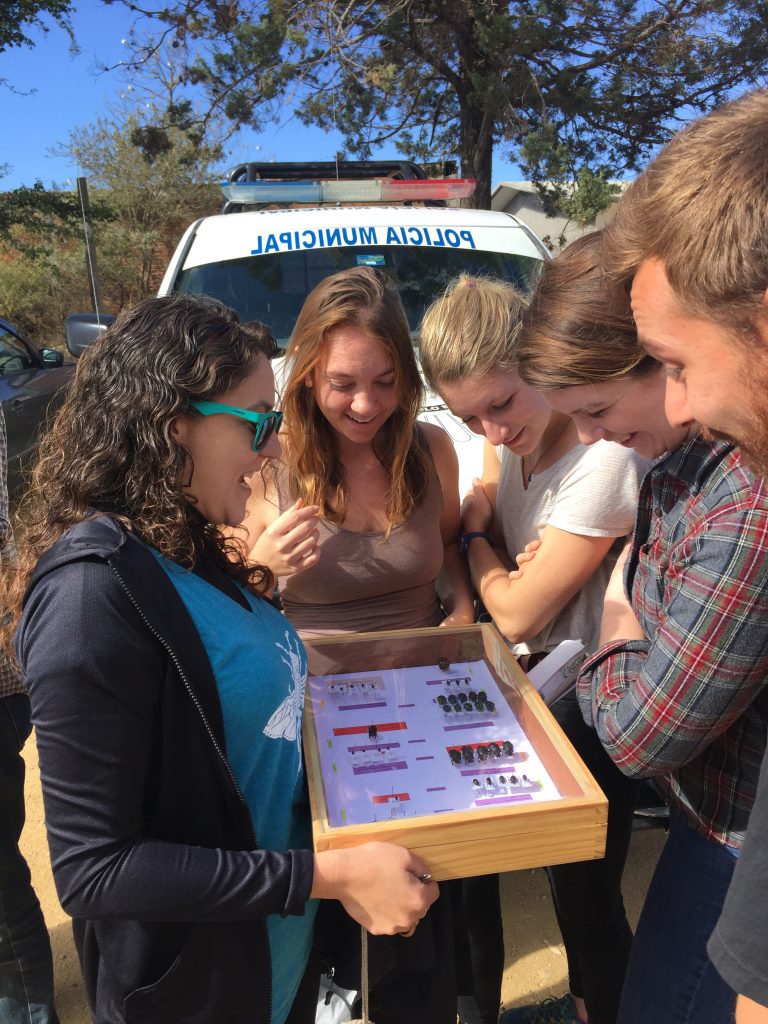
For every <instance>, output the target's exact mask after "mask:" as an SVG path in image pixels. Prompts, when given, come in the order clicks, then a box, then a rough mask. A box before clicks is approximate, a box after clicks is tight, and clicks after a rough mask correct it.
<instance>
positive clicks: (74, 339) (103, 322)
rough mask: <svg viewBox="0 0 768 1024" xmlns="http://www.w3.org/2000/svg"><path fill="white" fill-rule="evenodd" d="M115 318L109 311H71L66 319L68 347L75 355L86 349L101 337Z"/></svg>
mask: <svg viewBox="0 0 768 1024" xmlns="http://www.w3.org/2000/svg"><path fill="white" fill-rule="evenodd" d="M114 319H115V318H114V317H113V316H110V315H109V314H107V313H102V314H101V315H99V314H97V313H70V314H69V316H68V317H67V318H66V320H65V321H64V333H65V335H66V339H67V348H68V349H69V351H70V352H71V353H72V355H73V356H75V357H77V356H80V355H82V354H83V352H85V350H86V349H87V348H88V347H89V346H90V345H92V344H93V343H94V341H96V339H97V338H100V337H101V336H102V334H103V333H104V331H106V329H107V328H108V327H109V325H110V324H111V323H112V321H113V320H114Z"/></svg>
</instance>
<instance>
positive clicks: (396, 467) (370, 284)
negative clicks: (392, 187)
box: [282, 267, 431, 529]
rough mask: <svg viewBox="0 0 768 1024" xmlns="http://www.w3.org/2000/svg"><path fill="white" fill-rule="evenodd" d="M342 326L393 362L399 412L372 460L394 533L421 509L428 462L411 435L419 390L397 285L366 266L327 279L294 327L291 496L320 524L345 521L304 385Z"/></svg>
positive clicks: (342, 484) (327, 449)
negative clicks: (384, 478) (315, 513)
mask: <svg viewBox="0 0 768 1024" xmlns="http://www.w3.org/2000/svg"><path fill="white" fill-rule="evenodd" d="M343 325H351V326H353V327H356V328H357V329H358V330H360V331H362V332H363V334H366V335H368V336H369V337H370V338H373V339H375V340H376V341H378V342H380V344H381V345H383V347H384V348H385V350H386V352H387V354H388V355H389V357H390V358H391V360H392V367H393V369H394V374H395V381H394V384H395V389H396V390H397V393H398V395H399V405H398V408H397V409H396V410H395V412H394V413H393V414H392V415H391V416H390V417H389V419H388V420H387V421H386V423H385V424H384V426H383V427H382V428H381V431H380V432H379V434H378V435H377V438H376V454H377V456H378V458H379V460H380V461H381V464H382V465H383V466H384V468H385V469H386V470H387V473H388V475H389V479H390V489H389V494H388V496H387V503H386V509H385V511H386V515H387V520H388V522H389V523H390V529H391V527H392V526H394V525H397V524H399V523H402V522H404V521H405V519H407V517H408V515H409V514H410V513H411V511H412V510H413V509H414V508H415V507H416V506H418V505H420V504H421V503H422V502H423V500H424V497H425V496H426V493H427V485H428V482H429V475H430V472H431V469H430V466H431V463H430V460H429V458H428V456H427V454H426V452H425V450H424V446H423V443H422V441H421V439H420V438H419V435H418V434H417V433H416V430H415V423H416V417H417V415H418V413H419V409H420V408H421V402H422V397H423V388H422V384H421V377H420V376H419V369H418V366H417V364H416V357H415V355H414V352H413V342H412V341H411V334H410V331H409V329H408V321H407V319H406V316H405V311H404V309H403V305H402V303H401V301H400V296H399V294H398V291H397V288H396V287H395V285H394V284H393V283H392V282H391V281H390V279H389V278H388V277H387V276H386V275H385V274H383V273H381V272H380V271H376V270H373V269H371V268H370V267H353V268H352V269H351V270H342V271H341V272H340V273H338V274H332V275H331V276H330V277H327V278H325V279H324V280H323V281H321V282H320V284H318V285H317V287H316V288H314V289H313V290H312V291H311V292H310V294H309V295H308V296H307V299H306V301H305V303H304V305H303V307H302V309H301V312H300V313H299V316H298V319H297V321H296V326H295V328H294V331H293V335H292V337H291V343H290V346H289V352H290V356H289V374H288V380H287V383H286V385H285V390H284V393H283V402H282V408H283V412H284V413H285V435H286V442H287V443H286V446H285V447H286V450H285V454H284V461H285V462H286V464H287V468H288V471H289V473H288V475H289V480H290V487H291V492H292V496H293V497H294V498H297V497H302V498H303V499H304V501H305V503H306V504H307V505H318V506H319V508H320V511H321V515H323V516H324V517H325V518H327V519H330V520H331V521H332V522H336V523H340V522H343V520H344V517H345V515H346V510H347V503H348V500H349V491H348V487H347V481H346V477H345V471H344V467H343V465H342V464H341V462H340V461H339V459H338V456H337V454H336V446H335V441H334V434H333V431H332V429H331V427H330V426H329V424H328V422H327V420H326V419H325V417H324V416H323V414H322V412H321V411H320V409H319V408H318V406H317V403H316V401H315V396H314V389H313V388H312V386H311V384H310V383H308V382H311V380H312V374H313V372H314V370H315V367H316V366H317V365H318V364H319V362H320V360H321V358H322V355H323V348H324V345H325V340H326V338H327V336H328V333H329V332H330V331H332V330H334V329H335V328H337V327H341V326H343ZM329 496H330V500H329Z"/></svg>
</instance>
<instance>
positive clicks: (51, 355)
mask: <svg viewBox="0 0 768 1024" xmlns="http://www.w3.org/2000/svg"><path fill="white" fill-rule="evenodd" d="M74 372H75V364H74V363H73V362H70V361H67V362H65V360H64V356H63V355H62V353H61V352H57V351H56V350H55V349H50V348H44V349H39V348H35V346H34V345H31V344H30V343H29V342H28V341H27V340H26V339H25V338H23V337H22V336H21V335H20V334H19V333H18V332H17V331H15V330H14V329H13V327H11V325H10V324H9V323H6V321H5V320H0V404H2V408H3V413H4V415H5V425H6V429H7V431H8V489H9V493H11V494H13V493H14V491H17V490H18V489H19V488H20V486H21V484H22V479H23V478H22V467H23V466H24V464H25V462H27V461H28V459H29V456H30V455H31V453H32V451H33V449H34V447H35V444H36V442H37V437H38V433H39V431H40V428H41V426H42V425H43V424H44V422H45V419H46V415H47V413H48V411H49V410H50V409H53V408H54V407H55V406H56V405H58V404H59V402H61V400H62V398H63V388H64V386H65V385H66V384H67V382H68V381H69V380H70V379H71V377H72V374H73V373H74Z"/></svg>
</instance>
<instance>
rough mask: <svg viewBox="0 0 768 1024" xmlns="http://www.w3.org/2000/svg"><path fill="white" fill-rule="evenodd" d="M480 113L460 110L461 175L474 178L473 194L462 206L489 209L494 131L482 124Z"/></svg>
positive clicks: (471, 208) (472, 208)
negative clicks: (475, 182)
mask: <svg viewBox="0 0 768 1024" xmlns="http://www.w3.org/2000/svg"><path fill="white" fill-rule="evenodd" d="M484 120H485V119H483V117H482V115H478V114H476V113H474V112H467V114H466V115H465V113H464V112H462V138H461V162H462V175H463V177H466V178H475V180H476V181H477V184H476V186H475V191H474V195H473V196H471V197H470V198H469V199H467V200H464V201H463V203H462V206H466V207H467V208H468V209H470V210H489V209H490V175H492V170H493V165H494V133H493V130H487V129H486V128H485V126H484V125H483V121H484Z"/></svg>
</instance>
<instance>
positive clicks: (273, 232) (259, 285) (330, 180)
mask: <svg viewBox="0 0 768 1024" xmlns="http://www.w3.org/2000/svg"><path fill="white" fill-rule="evenodd" d="M222 189H223V192H224V195H225V199H226V202H225V205H224V212H223V213H222V214H220V215H219V216H213V217H203V218H202V219H200V220H198V221H196V222H195V223H194V224H192V225H191V226H190V227H189V228H188V229H187V231H186V233H185V234H184V237H183V238H182V240H181V242H180V243H179V245H178V247H177V249H176V252H175V253H174V255H173V258H172V259H171V262H170V264H169V266H168V269H167V271H166V273H165V276H164V278H163V281H162V284H161V286H160V290H159V294H160V295H168V294H170V293H172V292H180V293H186V294H192V295H210V296H213V297H215V298H217V299H220V300H221V301H222V302H225V303H226V304H227V305H229V306H231V307H232V308H233V309H235V310H236V311H237V312H238V313H239V315H240V316H241V317H242V318H243V319H244V320H262V321H263V322H264V323H266V324H267V325H268V326H269V328H270V329H271V331H272V333H273V334H274V336H275V338H276V339H277V341H278V344H279V345H280V346H281V347H283V348H285V347H286V345H287V343H288V339H289V337H290V334H291V331H292V330H293V325H294V323H295V322H296V317H297V316H298V313H299V310H300V309H301V307H302V304H303V302H304V300H305V298H306V297H307V295H308V294H309V292H310V291H311V290H312V289H313V288H314V287H315V285H316V284H318V282H319V281H321V280H322V279H323V278H324V277H327V276H328V275H329V274H333V273H335V272H336V271H337V270H344V269H346V268H348V267H354V266H360V265H364V266H370V267H378V268H380V269H381V270H383V271H384V272H385V273H387V274H389V275H390V276H391V277H392V279H393V280H394V281H395V282H396V284H397V286H398V288H399V291H400V296H401V298H402V301H403V305H404V307H405V311H406V314H407V317H408V322H409V324H410V327H411V331H412V332H413V335H414V345H415V346H416V348H417V354H418V334H417V332H418V327H419V324H420V322H421V319H422V316H423V315H424V312H425V310H426V309H427V307H428V306H429V305H430V303H431V302H432V301H433V299H435V298H436V297H437V296H439V295H440V294H441V293H442V292H443V290H444V289H445V287H446V286H447V285H448V283H449V282H450V281H451V280H452V279H453V278H454V277H456V276H457V275H458V274H460V273H468V274H480V275H486V276H494V277H500V278H503V279H505V280H508V281H511V282H512V283H513V284H515V285H517V286H519V287H521V288H524V289H527V288H529V287H530V285H531V283H532V281H533V280H534V279H535V276H536V274H537V272H538V269H539V267H540V266H541V263H542V261H543V260H545V259H547V257H548V253H547V250H546V248H545V246H544V244H543V243H542V242H541V241H540V240H539V239H538V238H537V237H536V236H535V235H534V234H533V232H532V231H531V230H530V229H529V228H528V227H526V225H525V224H523V223H522V222H521V221H519V220H518V219H517V218H516V217H513V216H511V215H510V214H505V213H498V212H491V211H487V210H464V209H456V208H452V207H448V206H446V202H449V201H451V200H457V199H460V198H462V197H465V196H468V195H471V194H472V190H473V189H474V181H471V180H466V179H458V178H450V177H449V178H441V179H434V178H427V177H426V175H425V172H424V170H423V169H422V168H421V167H419V166H418V165H416V164H413V163H411V162H409V161H402V162H397V161H375V162H370V161H344V162H339V163H314V164H312V163H287V164H276V163H267V164H263V163H262V164H259V163H248V164H241V165H240V166H238V167H236V168H234V170H233V171H231V172H230V174H229V177H228V180H227V182H225V183H224V184H223V186H222ZM103 319H104V318H102V320H103ZM73 351H74V349H73ZM275 370H276V376H277V377H278V381H279V379H280V371H281V365H280V363H279V362H276V366H275ZM421 418H422V419H425V420H430V421H433V422H437V423H439V424H440V425H441V426H442V427H443V428H444V429H445V430H447V431H448V433H449V434H450V435H451V437H452V438H453V440H454V443H455V445H456V449H457V452H458V454H459V462H460V470H461V473H460V487H461V489H462V493H463V491H464V490H466V489H467V488H468V487H469V486H470V483H471V480H472V477H473V476H475V475H477V474H478V473H479V472H480V469H481V463H482V455H481V449H482V445H481V442H480V440H479V439H477V438H476V437H475V435H473V434H471V433H470V432H469V431H468V430H467V428H466V427H465V426H464V425H463V424H462V423H460V422H459V421H458V420H456V419H455V418H454V417H453V416H451V415H450V414H449V413H448V412H447V410H446V409H445V406H444V405H443V404H442V402H441V401H440V399H439V398H438V397H437V396H435V395H434V394H430V395H428V396H427V400H426V402H425V405H424V408H423V411H422V416H421Z"/></svg>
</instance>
